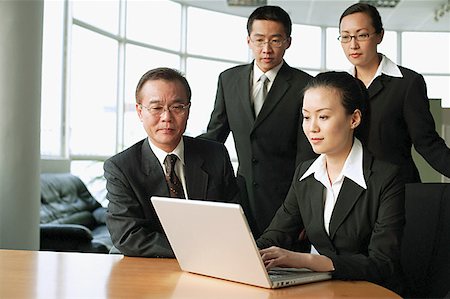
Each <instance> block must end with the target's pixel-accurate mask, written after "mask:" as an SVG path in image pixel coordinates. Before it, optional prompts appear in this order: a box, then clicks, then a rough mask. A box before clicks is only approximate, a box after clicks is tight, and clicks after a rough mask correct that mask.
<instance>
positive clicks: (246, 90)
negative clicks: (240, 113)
mask: <svg viewBox="0 0 450 299" xmlns="http://www.w3.org/2000/svg"><path fill="white" fill-rule="evenodd" d="M252 67H253V63H251V64H249V65H247V66H245V68H244V71H243V72H241V73H240V74H239V76H237V77H236V91H235V95H236V97H238V102H239V103H241V104H242V109H243V110H244V111H245V114H246V115H247V117H248V120H249V121H250V123H251V124H253V123H254V121H255V114H254V112H253V105H252V101H251V98H250V74H251V72H252Z"/></svg>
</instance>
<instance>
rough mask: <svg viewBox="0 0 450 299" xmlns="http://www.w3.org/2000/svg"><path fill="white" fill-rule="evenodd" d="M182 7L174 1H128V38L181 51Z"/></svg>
mask: <svg viewBox="0 0 450 299" xmlns="http://www.w3.org/2000/svg"><path fill="white" fill-rule="evenodd" d="M180 28H181V6H180V5H179V4H178V3H175V2H172V1H136V0H133V1H127V26H126V32H127V34H126V35H127V38H128V39H131V40H135V41H139V42H142V43H146V44H149V45H155V46H158V47H161V48H166V49H171V50H175V51H179V50H180V45H181V41H180V37H181V32H180Z"/></svg>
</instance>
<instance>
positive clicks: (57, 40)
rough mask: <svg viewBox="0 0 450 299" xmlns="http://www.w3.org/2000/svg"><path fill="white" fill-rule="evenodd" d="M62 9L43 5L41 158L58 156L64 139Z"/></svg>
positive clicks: (60, 5) (57, 5)
mask: <svg viewBox="0 0 450 299" xmlns="http://www.w3.org/2000/svg"><path fill="white" fill-rule="evenodd" d="M63 9H64V5H63V3H61V2H57V1H54V2H53V1H52V2H46V3H45V6H44V20H45V22H44V33H43V45H42V47H43V49H42V90H41V101H42V104H41V155H43V156H57V157H58V156H61V155H62V138H63V129H64V128H63V126H62V116H63V105H62V103H63V89H62V86H63V79H62V78H63V76H62V69H63V67H62V65H63V28H64V27H63V26H61V24H63V23H64V19H63Z"/></svg>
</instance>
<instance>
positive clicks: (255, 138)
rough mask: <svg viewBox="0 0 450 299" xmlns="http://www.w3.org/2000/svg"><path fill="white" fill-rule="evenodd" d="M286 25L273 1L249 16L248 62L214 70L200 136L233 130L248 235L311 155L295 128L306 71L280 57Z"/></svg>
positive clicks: (266, 218)
mask: <svg viewBox="0 0 450 299" xmlns="http://www.w3.org/2000/svg"><path fill="white" fill-rule="evenodd" d="M291 30H292V22H291V19H290V17H289V15H288V14H287V13H286V11H284V10H283V9H282V8H280V7H278V6H262V7H259V8H257V9H256V10H255V11H254V12H253V13H252V14H251V15H250V17H249V19H248V22H247V31H248V37H247V43H248V46H249V47H250V49H251V50H252V52H253V55H254V61H253V62H252V63H251V64H247V65H241V66H237V67H233V68H231V69H228V70H226V71H224V72H223V73H221V74H220V76H219V81H218V87H217V94H216V102H215V107H214V110H213V112H212V114H211V119H210V121H209V124H208V130H207V132H206V133H205V134H203V135H201V136H200V137H202V138H207V139H212V140H217V141H219V142H222V143H223V142H225V140H226V139H227V137H228V135H229V133H230V131H231V132H232V133H233V138H234V143H235V146H236V151H237V155H238V160H239V168H238V170H237V177H238V185H239V187H240V190H241V197H242V205H243V208H244V210H245V213H246V216H247V219H248V220H249V223H250V226H251V229H252V231H253V235H254V237H258V236H259V235H260V234H261V233H262V232H263V231H264V229H265V228H266V227H267V226H268V225H269V223H270V221H271V220H272V217H273V215H274V214H275V212H276V210H277V209H278V208H279V206H280V205H281V203H282V202H283V200H284V198H285V197H286V194H287V192H288V189H289V185H290V183H291V180H292V176H293V175H294V171H295V168H296V165H297V163H298V162H300V161H304V160H307V159H309V158H312V157H314V153H313V151H312V149H311V146H310V144H309V143H308V141H307V140H306V138H305V136H304V133H303V132H302V130H301V127H299V125H301V117H300V110H301V107H302V97H303V96H302V89H303V87H305V85H306V83H308V81H309V80H310V78H311V76H310V75H308V74H306V73H305V72H303V71H300V70H298V69H294V68H292V67H290V66H289V65H288V64H287V63H286V62H285V61H284V60H283V56H284V53H285V51H286V50H287V49H288V48H289V47H290V45H291ZM261 75H265V77H266V78H267V79H268V80H266V81H265V82H262V81H264V80H260V77H261ZM260 92H262V93H265V94H266V97H265V100H263V101H260V100H259V99H260V97H259V94H260ZM299 128H300V129H299ZM296 160H297V161H296Z"/></svg>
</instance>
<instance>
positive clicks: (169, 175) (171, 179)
mask: <svg viewBox="0 0 450 299" xmlns="http://www.w3.org/2000/svg"><path fill="white" fill-rule="evenodd" d="M177 159H178V157H177V155H174V154H171V155H167V156H166V158H165V159H164V166H165V168H166V181H167V186H168V187H169V192H170V197H175V198H185V196H184V192H183V185H182V184H181V181H180V179H179V178H178V176H177V174H176V173H175V163H176V162H177Z"/></svg>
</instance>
